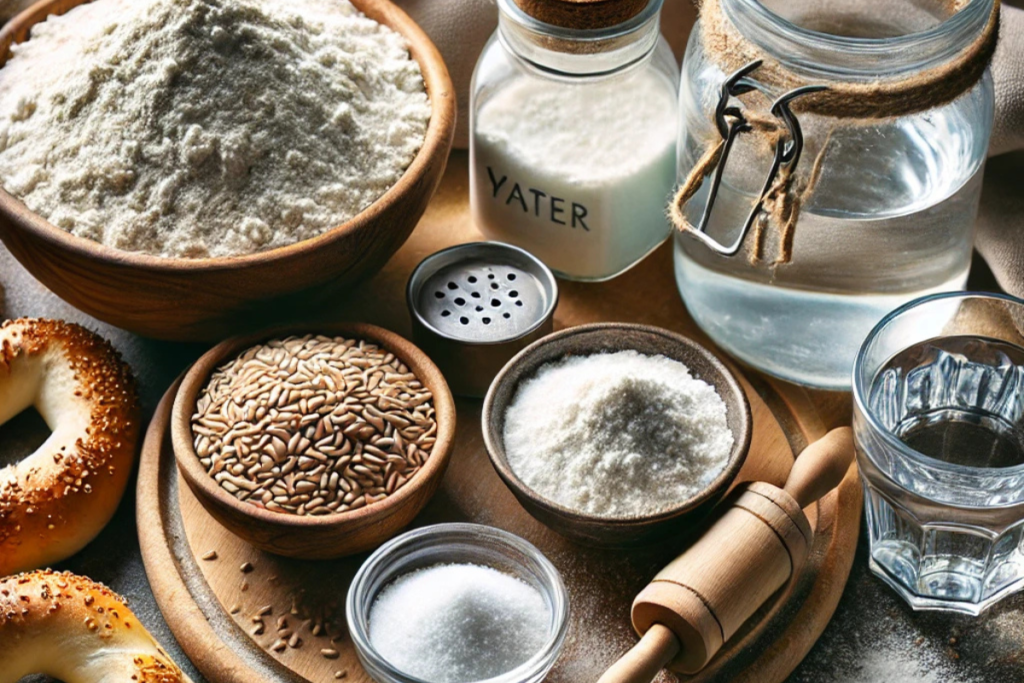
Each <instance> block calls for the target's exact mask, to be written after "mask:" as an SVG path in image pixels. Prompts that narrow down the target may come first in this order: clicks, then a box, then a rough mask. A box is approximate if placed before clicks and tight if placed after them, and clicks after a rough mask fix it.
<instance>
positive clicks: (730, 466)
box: [481, 323, 753, 548]
mask: <svg viewBox="0 0 1024 683" xmlns="http://www.w3.org/2000/svg"><path fill="white" fill-rule="evenodd" d="M627 350H632V351H637V352H638V353H641V354H644V355H647V356H657V355H661V356H665V357H667V358H670V359H672V360H675V361H678V362H680V363H682V364H683V365H685V366H686V367H687V368H688V369H689V371H690V374H691V375H692V376H693V377H695V378H696V379H699V380H702V381H704V382H706V383H707V384H709V385H711V386H712V387H714V389H715V392H716V393H717V394H718V395H719V396H720V397H721V398H722V400H723V401H724V402H725V407H726V420H727V423H728V427H729V430H730V431H731V432H732V436H733V446H732V449H731V451H730V453H729V456H728V459H727V460H726V463H725V466H724V467H723V469H722V470H721V472H719V473H718V475H717V476H716V477H715V478H714V479H713V480H712V481H711V483H710V484H708V485H707V486H705V487H704V488H703V489H700V490H699V491H698V492H697V493H695V494H694V495H692V496H690V497H689V498H688V499H686V500H680V501H678V503H676V504H674V505H673V506H671V507H668V508H665V509H663V510H661V511H659V512H656V513H653V514H643V515H638V516H631V517H625V516H623V517H608V516H599V515H593V514H587V513H584V512H580V511H578V510H574V509H571V508H568V507H566V506H564V505H561V504H559V503H557V502H555V501H553V500H550V499H548V498H546V497H545V496H543V495H541V494H540V493H538V492H537V491H535V490H533V489H532V488H530V487H529V486H528V485H527V484H526V483H525V482H524V481H523V480H522V479H521V478H520V477H519V475H517V474H516V472H515V471H514V470H513V468H512V467H511V465H510V464H509V461H508V457H507V456H506V453H505V443H504V431H505V413H506V411H507V410H508V407H509V405H510V404H511V403H512V402H513V401H514V400H515V398H516V394H517V391H518V389H519V386H520V384H521V383H522V382H524V381H526V380H529V379H531V378H532V377H534V376H535V375H536V374H537V371H538V370H539V369H540V368H541V367H542V366H544V365H545V364H547V363H550V362H553V361H558V360H561V359H563V358H566V357H568V356H589V355H592V354H595V353H609V352H611V353H613V352H616V351H627ZM481 419H482V430H483V436H484V444H485V445H486V447H487V453H488V454H489V455H490V458H491V464H492V465H494V469H495V470H496V471H497V472H498V475H499V476H500V477H501V479H502V480H503V481H504V482H505V485H506V486H508V488H509V490H511V491H512V493H513V494H514V495H515V497H516V498H517V499H518V500H519V502H520V503H521V504H522V506H523V507H524V508H526V511H527V512H529V513H530V514H531V515H533V516H534V517H535V518H536V519H537V520H538V521H540V522H541V523H543V524H544V525H546V526H548V527H550V528H551V529H553V530H554V531H557V532H558V533H560V534H562V535H563V536H565V537H567V538H569V539H571V540H573V541H576V542H577V543H582V544H584V545H589V546H597V547H613V548H623V547H635V546H646V545H650V544H653V543H657V542H659V541H665V540H669V539H673V538H680V537H682V536H685V535H686V534H688V533H689V532H691V531H693V530H694V529H695V528H696V527H697V526H698V525H699V524H700V522H701V520H702V519H704V517H706V516H707V514H708V513H709V512H710V511H711V510H712V508H714V506H715V505H717V504H718V503H719V502H720V501H721V500H722V498H723V497H724V496H725V494H726V493H727V492H728V491H729V488H730V486H732V484H733V482H734V481H735V479H736V475H737V474H739V471H740V469H741V468H742V467H743V463H744V462H746V459H747V453H748V452H749V450H750V439H751V435H752V433H753V419H752V417H751V413H750V402H749V401H748V400H747V395H746V393H744V391H743V388H742V387H741V386H740V383H739V382H738V381H737V379H736V377H735V376H734V375H733V374H732V372H731V371H730V370H729V368H727V367H726V366H725V365H724V364H723V363H722V362H721V361H720V360H718V359H717V358H716V357H715V356H714V354H712V353H711V352H710V351H709V350H707V349H706V348H704V347H703V346H701V345H700V344H698V343H697V342H695V341H693V340H692V339H688V338H686V337H683V336H681V335H678V334H676V333H674V332H669V331H668V330H664V329H661V328H658V327H651V326H647V325H632V324H625V323H600V324H594V325H580V326H578V327H571V328H569V329H566V330H562V331H560V332H556V333H554V334H551V335H548V336H547V337H544V338H543V339H541V340H540V341H537V342H534V343H533V344H531V345H530V346H528V347H526V348H525V349H523V351H521V352H520V353H519V355H517V356H516V357H515V358H513V359H512V360H511V361H509V362H508V364H507V365H506V366H505V367H504V369H503V370H502V371H501V372H500V373H499V374H498V376H497V377H496V378H495V379H494V382H493V383H492V384H491V388H490V390H489V391H488V392H487V398H486V399H485V400H484V408H483V414H482V417H481Z"/></svg>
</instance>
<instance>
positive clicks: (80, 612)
mask: <svg viewBox="0 0 1024 683" xmlns="http://www.w3.org/2000/svg"><path fill="white" fill-rule="evenodd" d="M36 673H41V674H46V675H48V676H52V677H54V678H58V679H60V680H62V681H64V683H97V682H99V681H103V682H104V683H178V682H179V681H188V680H189V679H188V677H187V676H185V675H184V674H183V673H182V672H181V670H180V669H179V668H178V667H177V666H176V665H175V664H174V662H173V661H171V658H170V657H168V656H167V653H166V652H164V651H163V649H162V648H161V647H160V645H158V644H157V642H156V640H154V639H153V636H151V635H150V634H149V631H147V630H146V629H145V627H144V626H143V625H142V624H141V623H140V622H139V620H138V619H137V618H136V617H135V615H134V614H132V611H131V610H130V609H128V604H127V603H126V602H125V601H124V598H122V597H120V596H118V595H117V594H115V593H114V592H113V591H111V590H110V589H108V588H107V587H106V586H104V585H102V584H99V583H95V582H93V581H91V580H90V579H87V578H84V577H81V576H76V575H74V574H70V573H66V572H65V573H61V574H58V573H55V572H52V571H50V570H46V571H35V572H31V573H28V574H20V575H18V576H11V577H8V578H6V579H0V683H16V682H17V681H18V680H19V679H21V678H22V677H24V676H27V675H29V674H36Z"/></svg>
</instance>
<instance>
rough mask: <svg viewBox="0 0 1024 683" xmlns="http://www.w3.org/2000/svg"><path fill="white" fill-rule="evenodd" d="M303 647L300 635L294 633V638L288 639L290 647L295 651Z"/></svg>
mask: <svg viewBox="0 0 1024 683" xmlns="http://www.w3.org/2000/svg"><path fill="white" fill-rule="evenodd" d="M301 645H302V638H300V637H299V634H298V633H293V634H292V637H291V638H289V639H288V647H290V648H292V649H293V650H294V649H295V648H297V647H299V646H301Z"/></svg>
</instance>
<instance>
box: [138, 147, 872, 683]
mask: <svg viewBox="0 0 1024 683" xmlns="http://www.w3.org/2000/svg"><path fill="white" fill-rule="evenodd" d="M474 239H479V236H478V235H477V234H476V232H475V230H474V229H473V227H472V225H471V223H470V220H469V215H468V207H467V205H466V159H465V155H462V154H456V155H454V156H453V158H452V160H451V163H450V166H449V170H448V173H447V176H446V178H445V181H444V183H443V184H442V187H441V191H440V192H439V194H438V196H437V197H435V199H434V202H433V204H432V206H431V208H430V210H428V212H427V215H426V216H425V217H424V219H423V221H422V223H421V224H420V226H419V228H418V229H417V231H416V233H415V234H414V235H413V237H412V238H411V239H410V240H409V243H407V244H406V245H405V247H403V249H402V250H401V251H400V252H399V253H398V254H397V255H396V256H395V258H394V259H392V261H391V262H390V263H389V264H388V266H387V267H386V268H385V270H384V271H382V272H381V273H380V274H378V275H377V276H376V277H375V278H373V279H372V280H370V281H369V282H367V283H365V284H364V285H363V286H362V287H360V288H359V289H358V290H357V291H356V292H354V293H353V294H352V296H351V297H349V298H348V299H346V300H345V301H340V302H338V310H337V311H328V312H325V316H324V318H325V319H335V320H336V319H349V320H363V321H366V322H372V323H375V324H380V325H383V326H385V327H389V328H391V329H394V330H396V331H398V332H400V333H402V334H405V335H408V327H409V323H408V319H407V314H406V312H405V302H404V286H405V280H406V278H407V277H408V275H409V273H410V272H411V270H412V268H413V267H415V265H416V264H417V263H418V262H419V260H420V259H422V258H423V257H425V256H426V255H428V254H430V253H432V252H434V251H436V250H437V249H440V248H442V247H445V246H448V245H451V244H456V243H459V242H465V241H471V240H474ZM669 261H670V259H669V249H668V247H666V248H664V249H662V250H660V251H659V252H657V253H656V254H654V255H652V256H651V257H650V258H649V259H648V260H646V261H645V262H644V263H643V264H641V265H640V266H639V267H638V268H636V269H634V270H633V271H631V272H630V273H627V274H626V275H624V276H622V277H620V278H617V279H616V280H614V281H612V282H609V283H602V284H597V285H579V284H574V283H562V284H561V287H562V297H561V303H560V305H559V308H558V311H557V313H556V327H568V326H571V325H577V324H581V323H586V322H596V321H602V320H604V321H608V320H614V321H629V322H639V323H647V324H653V325H660V326H662V327H666V328H668V329H672V330H675V331H678V332H681V333H683V334H687V335H689V336H692V337H694V338H697V339H699V340H701V341H703V342H705V343H707V342H706V339H705V338H704V337H703V336H702V335H701V334H700V332H699V330H697V329H696V328H695V326H694V324H693V323H692V321H691V320H690V319H689V317H688V316H687V315H686V312H685V308H684V307H683V305H682V303H681V301H680V299H679V295H678V293H677V291H676V289H675V283H674V281H673V278H672V269H671V264H670V262H669ZM743 383H744V386H745V389H746V391H747V394H748V396H749V397H750V401H751V408H752V412H753V417H754V435H753V440H752V445H751V451H750V455H749V457H748V460H747V463H746V464H745V465H744V468H743V470H742V471H741V472H740V476H739V478H738V482H743V481H768V482H772V483H775V484H777V485H782V484H783V483H784V481H785V478H786V475H787V474H788V472H789V469H790V467H791V466H792V463H793V454H794V452H798V451H799V450H800V449H802V448H803V447H804V446H805V445H806V444H807V443H808V442H809V441H813V440H814V439H816V438H818V437H819V436H821V435H822V434H824V433H825V431H826V430H827V429H828V428H830V427H832V426H835V425H836V424H838V423H841V422H843V421H845V420H848V415H849V412H848V411H849V403H848V400H847V399H844V398H843V397H842V396H830V395H820V394H816V395H815V396H814V398H811V397H810V395H809V394H807V393H806V392H804V391H802V390H800V389H796V388H793V387H790V386H788V385H783V384H781V383H775V382H769V381H767V380H764V379H761V378H759V377H758V376H756V375H753V374H751V375H750V379H749V380H748V379H744V380H743ZM174 390H175V387H171V389H170V390H169V391H168V394H167V396H165V398H164V401H163V402H162V403H161V405H160V407H159V408H158V409H157V412H156V415H155V417H154V418H153V422H152V423H151V425H150V428H149V432H148V434H147V438H146V442H145V445H144V447H143V454H142V462H141V466H140V472H139V483H138V524H139V536H140V540H141V545H142V552H143V557H144V560H145V563H146V569H147V573H148V575H149V580H150V583H151V585H152V588H153V592H154V594H155V595H156V598H157V601H158V603H159V605H160V608H161V610H162V611H163V613H164V616H165V618H166V620H167V622H168V624H169V625H170V627H171V629H172V630H173V631H174V634H175V636H176V637H177V639H178V641H179V642H180V643H181V646H182V648H183V649H184V650H185V652H186V653H187V654H188V656H189V657H190V658H191V659H192V661H193V662H194V663H195V665H196V666H197V668H198V669H199V670H200V671H201V672H202V673H203V674H204V676H206V677H207V678H208V679H210V680H211V681H216V682H218V683H279V682H284V681H312V682H313V683H327V682H328V681H335V680H341V679H344V680H346V681H353V683H363V682H364V681H369V678H368V677H367V676H366V674H365V673H364V672H363V670H362V669H361V668H360V666H359V663H358V660H357V659H356V656H355V652H354V649H353V646H352V644H351V641H350V640H349V639H348V637H347V635H346V631H345V624H344V600H345V594H346V591H347V590H348V585H349V582H350V580H351V577H352V576H353V574H354V573H355V571H356V570H357V569H358V567H359V565H360V563H361V562H362V561H363V560H364V559H365V555H363V556H358V557H354V558H348V559H342V560H334V561H323V562H312V561H298V560H289V559H285V558H279V557H275V556H272V555H268V554H265V553H263V552H260V551H258V550H255V549H254V548H252V547H250V546H248V545H247V544H245V543H244V542H243V541H241V540H239V539H238V538H236V537H234V536H232V535H231V534H230V533H229V532H227V531H226V530H225V529H223V528H222V527H221V526H219V525H218V524H217V522H215V521H214V520H213V519H212V518H211V517H210V516H209V515H208V514H207V513H206V512H205V511H204V510H203V508H202V507H201V506H200V505H199V503H198V502H197V501H196V500H195V498H194V497H193V496H192V494H191V492H190V491H189V490H188V488H187V486H184V485H183V482H181V480H180V479H179V476H178V473H177V470H176V466H175V463H174V457H173V453H172V452H171V447H170V442H169V438H168V434H167V431H168V430H167V423H168V413H169V411H170V405H171V398H172V397H173V392H174ZM480 407H481V403H480V402H479V401H472V400H462V401H459V402H458V405H457V408H458V422H459V427H458V433H457V438H456V443H455V447H454V450H453V453H452V460H451V464H450V466H449V469H448V472H447V474H446V476H445V480H444V482H443V484H442V486H441V489H440V491H439V492H438V494H437V495H436V496H435V498H434V499H433V500H432V501H431V503H430V504H429V505H428V506H427V508H426V509H425V510H424V511H423V513H421V514H420V516H419V517H418V518H417V519H416V521H415V523H414V526H422V525H426V524H433V523H438V522H447V521H472V522H477V523H481V524H489V525H493V526H497V527H501V528H503V529H506V530H509V531H511V532H513V533H516V534H518V535H520V536H522V537H524V538H526V539H527V540H529V541H531V542H532V543H534V544H535V545H537V546H538V547H539V548H540V549H541V550H542V551H543V552H544V553H545V554H546V555H547V556H548V558H549V559H551V561H552V562H553V563H554V564H555V566H556V567H557V568H558V569H559V571H560V572H561V574H562V577H563V579H564V580H565V583H566V586H567V587H568V589H569V594H570V609H571V628H570V633H569V637H568V639H567V641H566V645H565V649H564V650H563V652H562V655H561V657H560V658H559V661H558V663H557V664H556V666H555V669H554V670H553V671H552V673H551V675H550V676H549V678H548V680H550V681H552V682H556V683H590V682H592V681H594V680H597V678H598V677H599V676H600V674H601V673H602V672H603V671H604V670H605V669H606V668H607V667H608V666H609V665H610V664H612V663H613V662H614V661H615V660H616V659H617V658H618V657H619V656H620V655H621V654H623V653H624V652H625V651H626V650H628V649H629V648H630V647H631V646H632V645H633V644H634V643H635V641H636V636H635V634H634V633H633V631H632V628H631V626H630V619H629V612H630V605H631V603H632V600H633V598H634V596H635V595H636V593H637V592H638V591H639V590H640V589H642V588H643V587H644V586H645V585H646V584H647V582H648V581H649V580H650V579H651V578H652V577H653V576H654V575H655V574H656V573H657V572H658V570H659V569H660V568H661V567H662V566H663V565H664V564H666V563H667V562H668V561H669V560H671V559H672V558H673V557H675V556H676V555H677V554H678V553H679V552H680V550H681V549H682V548H684V547H685V542H686V541H685V539H680V540H679V541H678V542H677V543H674V544H662V545H660V546H657V547H655V548H651V549H645V550H642V551H628V552H626V551H607V550H596V549H590V548H585V547H582V546H578V545H574V544H573V543H571V542H569V541H567V540H566V539H564V538H562V537H561V536H559V535H557V534H555V533H554V532H552V531H550V530H549V529H547V528H546V527H544V526H543V525H541V524H540V523H538V522H537V521H535V520H534V519H533V518H532V517H530V516H529V515H528V514H527V513H526V511H525V510H524V509H523V508H522V507H521V506H520V505H519V504H518V503H517V502H516V500H515V498H514V497H513V496H512V494H511V493H510V492H509V491H508V490H507V489H506V488H505V486H504V485H503V484H502V482H501V480H500V479H499V478H498V476H497V474H496V473H495V472H494V470H493V468H492V467H491V464H490V461H489V460H488V458H487V454H486V451H485V449H484V446H483V440H482V437H481V433H480ZM861 502H862V501H861V490H860V485H859V483H858V481H857V476H856V472H855V470H854V469H852V468H851V471H850V473H849V474H848V476H847V478H846V480H845V481H844V482H843V484H842V485H841V486H840V487H839V489H837V490H836V491H834V492H832V493H831V494H829V495H828V496H827V497H826V498H824V499H822V501H820V502H819V503H818V504H817V505H816V506H813V507H812V508H810V509H809V514H808V516H809V518H810V520H811V523H812V525H813V526H814V527H815V529H816V537H815V543H814V548H813V550H812V553H811V556H810V559H809V561H808V562H807V564H806V565H805V567H804V568H803V570H802V572H801V573H800V574H799V575H798V576H796V577H794V579H793V580H791V581H790V583H789V584H788V585H787V586H786V587H785V588H783V589H782V590H781V591H779V593H778V594H776V596H774V598H773V599H772V601H771V602H770V603H769V604H768V605H766V606H765V607H764V608H763V609H762V610H761V611H760V612H759V613H758V614H757V615H755V617H754V618H753V619H751V621H750V622H749V623H748V624H747V625H746V626H745V627H744V629H743V630H742V631H741V632H740V633H738V634H737V635H736V636H735V637H734V638H733V639H732V640H731V641H730V642H729V643H728V644H727V645H726V647H725V648H724V649H723V650H722V651H721V652H720V653H719V655H718V656H717V657H716V658H715V659H714V660H713V661H712V663H711V664H710V665H709V667H708V668H707V669H705V670H704V671H703V672H701V673H700V674H698V675H697V676H693V677H686V678H683V679H681V680H686V681H701V682H710V681H719V682H722V683H724V682H726V681H730V682H747V683H781V681H783V680H784V679H785V678H786V676H788V675H789V673H790V672H791V671H792V670H793V669H794V668H795V667H796V665H797V664H798V663H799V662H800V660H801V659H803V657H804V655H806V654H807V652H808V651H809V650H810V648H811V646H812V645H813V644H814V642H815V641H816V640H817V638H818V636H819V635H820V634H821V632H822V630H823V629H824V628H825V625H826V624H827V623H828V620H829V618H830V617H831V615H832V613H833V611H834V610H835V607H836V604H837V603H838V601H839V597H840V595H841V593H842V591H843V587H844V586H845V584H846V579H847V577H848V575H849V571H850V566H851V564H852V562H853V556H854V551H855V548H856V543H857V535H858V531H859V525H860V514H861ZM214 558H215V559H214ZM261 613H263V615H262V617H261V621H262V622H263V624H264V625H265V626H264V628H263V631H262V632H259V629H258V625H257V623H256V621H254V619H255V618H258V617H260V614H261ZM279 640H283V641H285V642H284V643H283V645H284V647H283V648H281V645H282V643H278V642H277V641H279ZM287 641H291V645H294V647H292V646H289V644H288V642H287ZM275 644H276V645H277V648H278V650H280V651H277V650H275V649H274V646H275ZM660 680H663V681H672V680H676V677H674V676H672V675H671V674H665V673H663V674H661V677H660Z"/></svg>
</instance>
